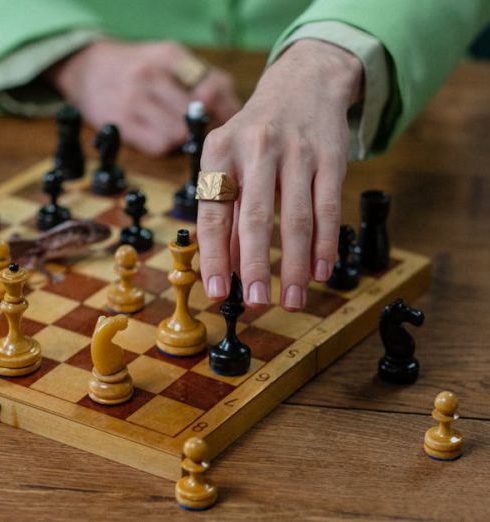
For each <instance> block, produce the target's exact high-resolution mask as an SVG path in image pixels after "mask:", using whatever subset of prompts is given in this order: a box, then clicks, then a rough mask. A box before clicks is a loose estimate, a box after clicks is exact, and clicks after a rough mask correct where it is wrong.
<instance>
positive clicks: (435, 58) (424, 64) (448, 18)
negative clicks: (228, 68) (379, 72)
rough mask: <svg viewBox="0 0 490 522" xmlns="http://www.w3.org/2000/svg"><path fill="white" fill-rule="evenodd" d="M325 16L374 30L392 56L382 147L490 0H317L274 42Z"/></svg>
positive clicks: (488, 11) (439, 76)
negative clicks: (389, 94) (390, 88)
mask: <svg viewBox="0 0 490 522" xmlns="http://www.w3.org/2000/svg"><path fill="white" fill-rule="evenodd" d="M325 20H335V21H339V22H344V23H346V24H349V25H352V26H354V27H357V28H359V29H361V30H363V31H366V32H367V33H370V34H372V35H373V36H375V37H376V38H377V39H378V40H379V41H380V42H381V43H382V44H383V45H384V47H385V49H386V51H387V53H388V55H389V58H390V60H391V65H392V95H391V100H390V103H389V104H388V106H387V108H386V110H385V113H384V116H383V121H382V122H381V125H380V127H379V131H378V135H377V137H376V140H375V143H374V145H373V151H375V152H380V151H382V150H384V149H385V148H386V147H387V146H388V144H389V143H390V142H391V141H392V140H393V139H394V138H396V137H397V136H398V135H399V134H400V133H401V132H402V131H403V130H404V129H405V128H406V126H407V125H408V124H409V123H410V121H411V120H412V119H413V118H414V116H415V115H416V114H417V112H418V111H419V110H420V108H421V107H422V106H423V105H424V104H425V103H426V102H427V101H428V100H429V98H430V97H431V96H432V95H433V94H434V93H435V91H436V90H437V89H438V88H439V86H440V85H441V84H442V83H443V82H444V80H445V79H446V77H447V75H448V74H449V72H450V71H451V69H452V68H453V67H454V66H455V64H456V63H457V62H458V60H459V59H460V58H461V57H462V56H464V54H465V52H466V50H467V48H468V46H469V45H470V43H471V41H472V40H473V39H474V38H475V37H476V36H477V34H478V33H479V32H480V31H481V30H482V29H483V28H484V27H485V26H486V24H488V23H489V22H490V1H489V0H443V1H441V0H419V1H417V0H316V1H314V2H312V4H311V6H310V7H309V8H308V9H307V10H306V11H305V12H304V13H303V14H302V15H301V16H300V17H299V18H297V19H296V20H295V21H294V22H293V24H291V25H290V26H289V27H288V28H287V29H286V31H284V32H283V34H282V35H281V37H280V38H279V40H278V42H277V43H276V44H275V47H276V46H280V45H281V44H282V42H283V41H284V40H286V39H287V38H288V37H289V35H290V34H291V33H292V32H294V31H296V30H297V29H298V28H299V27H301V26H302V25H304V24H308V23H311V22H319V21H325ZM273 52H274V51H273Z"/></svg>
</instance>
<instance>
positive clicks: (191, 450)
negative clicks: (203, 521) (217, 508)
mask: <svg viewBox="0 0 490 522" xmlns="http://www.w3.org/2000/svg"><path fill="white" fill-rule="evenodd" d="M183 453H184V458H183V460H182V471H183V473H184V476H183V477H182V478H181V479H179V480H178V481H177V484H175V498H176V499H177V503H178V505H179V506H180V507H181V508H183V509H189V510H191V511H200V510H203V509H208V508H210V507H211V506H213V505H214V504H215V502H216V499H217V498H218V490H217V488H216V486H215V485H214V484H213V483H212V482H211V481H210V480H208V479H207V478H206V476H205V473H206V471H207V470H208V469H209V461H208V455H209V448H208V445H207V444H206V443H205V442H204V440H203V439H200V438H199V437H191V438H190V439H187V440H186V441H185V443H184V448H183Z"/></svg>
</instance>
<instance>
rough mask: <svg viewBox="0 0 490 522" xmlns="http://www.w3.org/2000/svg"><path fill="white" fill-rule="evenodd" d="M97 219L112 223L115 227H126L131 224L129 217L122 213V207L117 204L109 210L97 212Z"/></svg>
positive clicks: (108, 223)
mask: <svg viewBox="0 0 490 522" xmlns="http://www.w3.org/2000/svg"><path fill="white" fill-rule="evenodd" d="M97 221H98V222H99V223H104V224H105V225H112V226H114V227H116V228H122V227H127V226H129V225H130V224H131V218H130V217H129V216H127V215H126V214H125V213H124V210H123V207H122V206H119V205H115V206H114V207H112V208H110V209H109V210H106V211H105V212H102V213H101V214H99V215H98V216H97Z"/></svg>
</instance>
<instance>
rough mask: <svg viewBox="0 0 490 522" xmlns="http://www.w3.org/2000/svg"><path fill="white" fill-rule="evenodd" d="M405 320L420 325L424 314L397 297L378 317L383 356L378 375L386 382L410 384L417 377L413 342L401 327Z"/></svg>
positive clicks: (417, 370)
mask: <svg viewBox="0 0 490 522" xmlns="http://www.w3.org/2000/svg"><path fill="white" fill-rule="evenodd" d="M405 322H408V323H409V324H412V325H414V326H421V325H422V324H423V322H424V313H423V312H422V311H421V310H417V309H416V308H412V307H410V306H408V305H407V304H405V302H404V301H403V299H397V300H396V301H394V302H393V303H391V304H389V305H387V306H385V308H384V309H383V311H382V312H381V317H380V320H379V333H380V335H381V340H382V341H383V345H384V348H385V355H384V356H383V357H382V358H381V359H380V360H379V364H378V375H379V377H380V378H381V379H382V380H383V381H385V382H389V383H393V384H412V383H414V382H415V381H416V380H417V378H418V376H419V362H418V361H417V359H416V358H415V357H414V353H415V341H414V340H413V337H412V336H411V335H410V334H409V333H408V331H407V330H406V329H405V328H404V327H403V326H402V325H403V323H405Z"/></svg>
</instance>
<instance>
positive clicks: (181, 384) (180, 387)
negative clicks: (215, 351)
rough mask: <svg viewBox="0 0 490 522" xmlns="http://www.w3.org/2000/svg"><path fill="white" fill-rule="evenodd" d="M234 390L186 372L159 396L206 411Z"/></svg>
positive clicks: (218, 382)
mask: <svg viewBox="0 0 490 522" xmlns="http://www.w3.org/2000/svg"><path fill="white" fill-rule="evenodd" d="M234 389H235V387H234V386H232V385H231V384H227V383H225V382H221V381H217V380H215V379H211V378H210V377H205V376H204V375H199V374H198V373H194V372H187V373H185V374H184V375H182V377H180V379H177V380H176V381H175V382H173V383H172V384H171V385H170V386H169V387H168V388H165V390H163V391H162V392H160V395H163V396H164V397H169V398H170V399H175V400H177V401H179V402H183V403H185V404H189V405H190V406H194V408H199V409H201V410H204V411H207V410H209V409H210V408H212V407H213V406H214V405H215V404H217V403H218V402H219V401H220V400H221V399H223V398H224V397H226V396H227V395H228V394H230V393H231V392H232V391H233V390H234Z"/></svg>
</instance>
